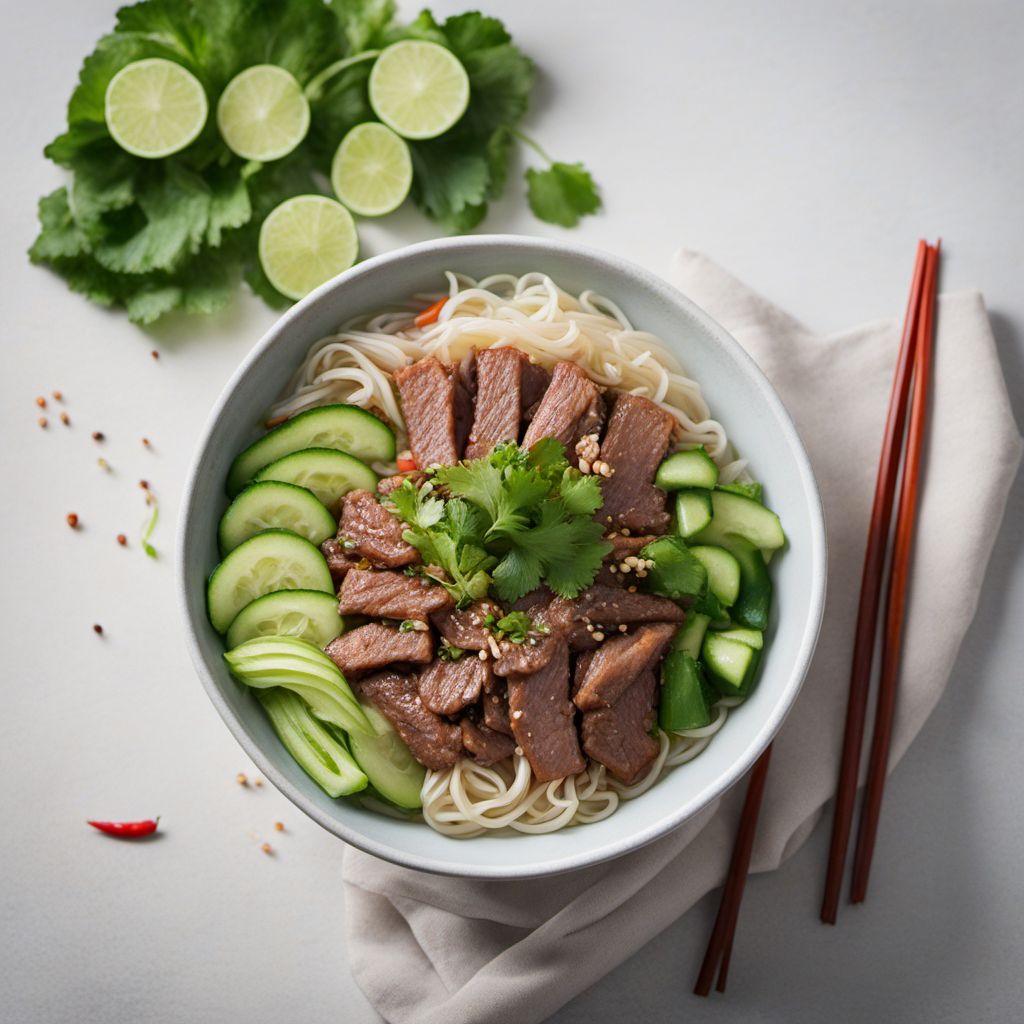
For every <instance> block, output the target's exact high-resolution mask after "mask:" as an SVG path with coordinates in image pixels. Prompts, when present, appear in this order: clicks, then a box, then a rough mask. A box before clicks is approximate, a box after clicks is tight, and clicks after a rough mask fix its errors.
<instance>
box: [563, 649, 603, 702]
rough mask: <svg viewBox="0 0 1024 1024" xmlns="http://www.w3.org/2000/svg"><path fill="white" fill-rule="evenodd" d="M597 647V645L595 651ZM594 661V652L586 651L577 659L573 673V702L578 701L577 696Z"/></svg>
mask: <svg viewBox="0 0 1024 1024" xmlns="http://www.w3.org/2000/svg"><path fill="white" fill-rule="evenodd" d="M596 646H599V645H595V649H596ZM593 660H594V651H593V650H589V651H584V652H583V653H582V654H581V655H580V656H579V657H578V658H577V659H576V664H575V666H574V667H573V672H572V686H571V687H570V690H571V692H572V699H573V701H575V700H576V694H577V693H579V692H580V687H581V686H582V685H583V680H584V679H586V677H587V672H588V671H589V670H590V663H591V662H592V661H593Z"/></svg>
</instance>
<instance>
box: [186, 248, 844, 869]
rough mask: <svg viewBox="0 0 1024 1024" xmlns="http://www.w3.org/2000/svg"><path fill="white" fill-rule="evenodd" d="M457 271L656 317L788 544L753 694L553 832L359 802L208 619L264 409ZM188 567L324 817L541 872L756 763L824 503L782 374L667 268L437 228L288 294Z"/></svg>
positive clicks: (398, 840) (215, 668) (804, 650)
mask: <svg viewBox="0 0 1024 1024" xmlns="http://www.w3.org/2000/svg"><path fill="white" fill-rule="evenodd" d="M445 270H455V271H462V272H464V273H467V274H470V275H472V276H473V277H477V278H479V277H484V276H485V275H488V274H494V273H499V272H510V273H514V274H522V273H526V272H527V271H534V270H540V271H544V272H545V273H548V274H550V275H551V276H552V277H553V278H554V279H555V280H556V281H557V282H558V283H559V284H560V285H562V286H563V287H564V288H566V289H568V290H569V291H572V292H579V291H582V290H583V289H585V288H592V289H595V290H596V291H598V292H600V293H601V294H603V295H606V296H608V297H609V298H611V299H613V300H614V301H615V302H617V303H618V304H619V305H620V306H621V307H622V309H623V310H624V311H625V313H626V315H627V316H628V317H629V318H630V319H631V321H632V322H633V324H634V325H635V326H637V327H638V328H640V329H644V330H648V331H653V332H654V333H655V334H657V335H659V336H660V337H662V338H663V339H665V341H666V342H668V344H669V345H670V346H672V348H673V349H674V350H675V351H676V352H677V354H678V356H679V358H680V360H681V361H682V363H683V365H684V366H685V367H686V369H687V371H688V373H689V374H690V375H691V376H693V377H694V378H695V379H696V380H698V381H699V382H700V383H701V386H702V388H703V390H704V394H705V395H706V397H707V400H708V403H709V404H710V406H711V410H712V414H713V415H714V416H715V417H716V419H718V420H719V421H721V423H722V424H723V425H724V426H725V429H726V431H727V433H728V434H729V437H730V438H731V439H732V441H733V442H734V443H735V444H736V447H737V449H738V450H739V451H740V452H741V453H742V454H743V455H744V456H745V457H747V458H749V460H750V465H751V468H752V470H753V472H754V474H755V476H756V477H757V478H758V479H760V480H762V481H764V484H765V493H766V498H767V500H768V501H769V503H770V504H771V507H772V508H773V509H774V510H775V511H776V512H778V514H779V515H780V516H781V518H782V522H783V524H784V526H785V529H786V533H787V536H788V538H789V544H788V546H787V548H786V550H785V551H784V552H782V553H781V554H780V555H779V556H778V557H777V558H776V559H775V560H774V561H773V562H772V567H771V571H772V576H773V578H774V583H775V601H774V607H773V611H774V621H773V623H772V625H771V628H770V634H769V637H770V643H769V647H768V650H767V651H766V657H765V659H764V661H763V663H762V668H761V676H760V680H759V682H758V685H757V687H756V689H755V691H754V693H753V695H752V696H751V697H750V698H749V699H748V700H747V701H746V702H745V703H744V704H743V705H742V706H741V707H739V708H738V709H736V710H735V711H733V713H732V714H731V715H730V716H729V720H728V722H727V723H726V725H725V727H724V728H723V729H722V731H721V732H720V733H718V735H717V736H716V737H715V739H714V741H713V742H712V743H711V744H710V745H709V746H708V747H707V749H706V750H705V751H704V752H703V753H702V754H701V755H700V756H699V757H698V758H696V759H695V760H694V761H692V762H691V763H689V764H686V765H682V766H681V767H679V768H676V769H674V770H673V771H671V772H670V773H669V774H668V775H667V776H666V777H665V778H663V779H662V780H661V781H660V782H658V784H657V785H655V786H654V787H653V788H652V789H651V790H650V791H648V792H647V793H645V794H644V795H643V796H641V797H639V798H637V799H635V800H629V801H626V802H624V803H622V804H620V806H619V808H618V810H617V811H616V812H615V813H614V814H613V815H612V816H611V817H609V818H606V819H605V820H604V821H600V822H596V823H594V824H592V825H583V826H578V827H573V828H567V829H563V830H561V831H560V832H555V833H552V834H549V835H519V834H514V835H487V836H481V837H479V838H475V839H452V838H449V837H447V836H443V835H439V834H438V833H437V832H435V831H433V830H432V829H431V828H429V827H428V826H427V825H425V824H423V823H421V822H404V821H397V820H394V819H392V818H389V817H386V816H384V815H381V814H376V813H374V812H372V811H368V810H364V809H363V808H362V807H360V806H359V805H358V804H357V803H356V802H355V801H346V800H332V799H331V798H330V797H328V796H326V795H325V794H324V793H323V792H322V791H321V790H320V789H319V788H318V787H317V786H316V785H315V784H314V783H313V782H312V781H311V780H310V779H309V778H308V777H307V776H306V775H305V774H304V773H303V771H302V769H300V768H299V766H298V765H297V764H296V763H295V762H294V761H293V760H292V759H291V757H290V756H289V755H288V753H287V752H286V751H285V750H284V748H283V747H282V746H281V744H280V743H279V741H278V739H277V737H276V736H275V734H274V732H273V731H272V729H271V727H270V725H269V723H268V721H267V719H266V717H265V716H264V714H263V712H262V709H261V708H260V706H259V705H258V703H257V702H256V700H255V699H254V698H253V696H252V694H251V693H249V692H247V691H246V689H245V687H244V686H242V685H241V684H239V683H237V682H235V681H234V680H233V679H232V678H231V677H230V676H229V675H228V672H227V669H226V668H225V665H224V662H223V660H222V654H223V652H224V645H223V641H222V639H221V637H219V636H218V635H217V634H216V633H215V632H214V631H213V629H212V628H211V626H210V624H209V622H208V621H207V618H206V609H205V585H206V577H207V575H208V574H209V572H210V570H211V569H212V568H213V566H214V565H215V564H216V562H217V546H216V537H217V522H218V520H219V518H220V515H221V513H222V512H223V510H224V507H225V504H226V501H225V497H224V479H225V476H226V474H227V470H228V466H229V464H230V463H231V460H232V458H233V457H234V456H235V454H236V453H237V452H238V451H239V450H241V449H242V448H243V447H245V446H246V445H247V444H249V443H250V442H251V441H252V440H254V439H255V437H257V436H258V434H259V432H260V429H261V428H260V419H261V417H262V415H263V414H264V412H265V410H266V409H267V408H268V407H269V406H270V405H271V403H272V402H273V400H274V399H275V398H276V397H277V395H278V394H279V392H280V391H281V389H282V387H283V386H284V384H285V382H286V381H287V379H288V378H289V376H290V375H291V374H292V372H293V371H294V370H295V368H296V366H297V365H298V363H299V362H300V360H301V359H302V357H303V356H304V355H305V353H306V350H307V349H308V348H309V346H310V345H311V344H312V343H313V342H314V341H316V340H317V339H318V338H321V337H323V336H324V335H326V334H328V333H330V332H331V331H333V330H334V329H335V327H336V326H337V325H338V324H339V323H341V322H342V321H344V320H348V319H349V318H350V317H352V316H355V315H357V314H361V313H369V312H371V311H374V310H377V309H379V308H381V307H383V306H386V305H387V304H388V303H391V302H396V301H403V300H405V299H406V298H407V297H408V296H409V295H410V294H412V293H414V292H425V291H437V290H439V289H440V288H441V287H442V284H443V278H442V273H443V271H445ZM177 549H178V577H179V580H178V582H179V588H180V598H181V604H182V607H183V610H184V616H185V626H186V635H187V637H188V645H189V649H190V651H191V654H192V658H193V661H194V662H195V665H196V670H197V671H198V673H199V677H200V678H201V679H202V681H203V685H204V686H205V687H206V690H207V693H209V695H210V699H211V700H212V701H213V703H214V706H215V707H216V708H217V710H218V711H219V712H220V714H221V717H222V718H223V719H224V721H225V722H226V723H227V725H228V728H229V729H230V730H231V731H232V733H234V735H235V738H236V739H237V740H238V742H239V743H240V744H241V745H242V747H243V748H244V749H245V751H246V753H247V754H248V755H249V756H250V757H251V758H252V760H253V761H254V762H255V763H256V765H257V766H258V768H259V769H260V771H261V772H262V773H263V774H264V775H265V776H266V777H267V778H268V779H269V780H270V781H271V782H273V783H274V785H275V786H277V788H278V789H280V790H281V792H283V793H284V794H285V795H286V796H287V797H288V798H289V799H290V800H291V801H292V802H293V803H294V804H295V805H296V806H298V807H299V808H301V809H302V810H303V811H304V812H305V813H306V814H308V815H309V816H310V817H311V818H313V820H314V821H317V822H319V823H320V824H321V825H322V826H323V827H324V828H326V829H328V830H329V831H330V832H332V833H334V834H335V835H336V836H338V837H339V838H341V839H344V840H345V841H346V842H349V843H351V844H352V845H353V846H357V847H359V848H360V849H363V850H366V851H367V852H369V853H372V854H376V855H377V856H379V857H383V858H385V859H387V860H390V861H394V862H396V863H399V864H404V865H406V866H408V867H411V868H418V869H421V870H424V871H433V872H438V873H441V874H450V875H462V876H467V877H477V878H528V877H533V876H539V875H548V874H554V873H557V872H560V871H568V870H571V869H573V868H579V867H583V866H585V865H588V864H594V863H596V862H598V861H602V860H607V859H609V858H612V857H618V856H620V855H622V854H624V853H627V852H629V851H630V850H635V849H637V848H638V847H640V846H643V845H644V844H645V843H649V842H651V841H652V840H654V839H657V838H658V837H659V836H662V835H664V834H665V833H666V832H669V831H670V830H672V829H674V828H676V827H678V826H679V825H681V824H682V823H683V822H685V821H686V820H687V819H688V818H690V817H692V816H693V815H694V814H696V813H697V812H698V811H700V810H701V808H703V807H704V806H705V805H707V804H708V803H709V802H710V801H712V800H714V799H715V798H716V797H718V796H720V795H721V794H722V793H723V792H725V790H727V789H728V788H729V787H730V786H732V785H733V784H734V783H735V782H736V781H737V780H739V779H740V778H742V776H743V775H744V774H745V773H746V772H747V770H748V769H749V768H750V767H751V765H752V764H753V763H754V761H755V760H756V759H757V757H758V755H759V754H760V753H761V752H762V751H763V750H764V748H765V747H766V746H767V745H768V743H769V742H770V741H771V739H772V737H773V736H774V735H775V733H776V731H777V730H778V728H779V726H780V725H781V724H782V721H783V719H784V718H785V716H786V713H787V712H788V711H789V709H790V707H791V706H792V704H793V701H794V700H795V698H796V696H797V693H798V691H799V689H800V684H801V682H802V681H803V678H804V674H805V672H806V670H807V666H808V663H809V662H810V658H811V654H812V652H813V650H814V644H815V641H816V639H817V635H818V627H819V624H820V621H821V614H822V607H823V602H824V590H825V536H824V525H823V521H822V513H821V504H820V501H819V498H818V493H817V489H816V487H815V483H814V477H813V475H812V473H811V468H810V465H809V463H808V461H807V456H806V454H805V453H804V449H803V447H802V445H801V444H800V439H799V438H798V437H797V434H796V431H795V429H794V427H793V424H792V422H791V420H790V418H789V416H788V415H787V413H786V410H785V409H784V408H783V406H782V403H781V402H780V401H779V399H778V397H777V396H776V394H775V392H774V391H773V390H772V388H771V386H770V385H769V383H768V381H767V380H766V379H765V377H764V376H763V375H762V374H761V372H760V371H759V370H758V368H757V367H756V366H755V365H754V363H753V361H752V360H751V359H750V357H749V356H747V354H746V353H745V352H744V351H743V350H742V349H741V348H740V346H739V345H738V344H737V343H736V342H735V341H734V340H733V339H732V338H731V337H730V336H729V335H728V334H727V333H726V331H725V330H723V329H722V328H721V327H720V326H719V325H718V324H716V323H715V322H714V321H713V320H712V319H711V318H710V317H708V316H707V315H706V314H705V313H704V312H702V311H701V310H700V309H699V308H697V307H696V306H695V305H694V304H693V303H692V302H690V301H689V300H688V299H687V298H686V297H685V296H683V295H682V294H681V293H680V292H678V291H677V290H676V289H675V288H673V287H672V286H670V285H668V284H666V283H665V282H664V281H663V280H661V279H660V278H658V277H656V276H654V275H653V274H651V273H648V272H647V271H645V270H642V269H640V268H639V267H636V266H634V265H632V264H630V263H627V262H626V261H625V260H621V259H619V258H617V257H615V256H612V255H609V254H607V253H602V252H598V251H595V250H593V249H587V248H583V247H581V246H577V245H573V244H567V243H564V242H554V241H548V240H545V239H539V238H527V237H521V236H513V235H508V236H505V235H475V236H468V237H461V238H450V239H444V240H440V241H433V242H424V243H422V244H419V245H413V246H410V247H409V248H406V249H401V250H399V251H397V252H393V253H388V254H387V255H384V256H378V257H375V258H373V259H369V260H367V261H365V262H364V263H360V264H359V265H358V266H356V267H354V268H353V269H352V270H350V271H348V272H347V273H345V274H342V275H341V276H340V277H337V278H335V279H334V280H333V281H329V282H328V283H326V284H324V285H323V286H322V287H320V288H319V289H317V290H316V291H315V292H313V293H312V294H311V295H309V296H307V297H306V298H305V299H304V300H303V301H301V302H300V303H298V304H297V305H296V306H294V307H293V308H292V309H290V310H289V311H288V312H287V313H285V315H284V316H282V317H281V319H280V320H279V321H278V322H277V323H276V324H275V325H274V327H273V328H271V330H270V331H269V333H268V334H267V335H266V336H265V337H264V338H263V339H262V340H261V341H260V343H259V344H258V345H256V347H255V348H254V349H253V350H252V352H251V353H250V354H249V356H248V358H247V359H246V360H245V361H244V362H243V363H242V365H241V366H240V367H239V368H238V370H237V371H236V372H235V374H234V376H233V377H232V378H231V380H230V381H229V382H228V384H227V387H226V388H225V389H224V392H223V394H222V395H221V397H220V399H219V401H218V402H217V405H216V407H215V408H214V410H213V413H212V415H211V416H210V420H209V422H208V424H207V426H206V429H205V431H204V433H203V436H202V440H201V441H200V443H199V449H198V451H197V452H196V456H195V461H194V462H193V465H192V470H191V473H190V476H189V479H188V482H187V485H186V488H185V495H184V500H183V507H182V514H181V518H180V532H179V537H178V545H177Z"/></svg>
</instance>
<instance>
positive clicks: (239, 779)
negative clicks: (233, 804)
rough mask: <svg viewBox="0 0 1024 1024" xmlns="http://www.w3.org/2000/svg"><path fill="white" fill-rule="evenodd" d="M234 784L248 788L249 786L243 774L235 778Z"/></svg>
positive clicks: (240, 773)
mask: <svg viewBox="0 0 1024 1024" xmlns="http://www.w3.org/2000/svg"><path fill="white" fill-rule="evenodd" d="M235 782H237V783H238V784H239V785H240V786H248V785H249V780H248V779H247V778H246V775H245V772H239V773H238V774H237V775H236V776H235Z"/></svg>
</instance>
